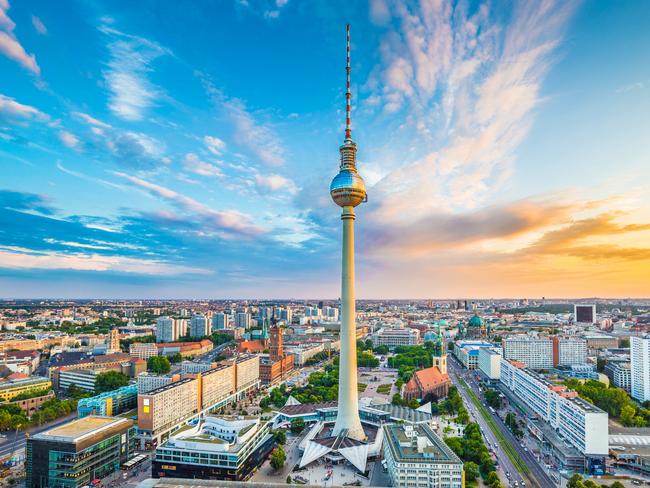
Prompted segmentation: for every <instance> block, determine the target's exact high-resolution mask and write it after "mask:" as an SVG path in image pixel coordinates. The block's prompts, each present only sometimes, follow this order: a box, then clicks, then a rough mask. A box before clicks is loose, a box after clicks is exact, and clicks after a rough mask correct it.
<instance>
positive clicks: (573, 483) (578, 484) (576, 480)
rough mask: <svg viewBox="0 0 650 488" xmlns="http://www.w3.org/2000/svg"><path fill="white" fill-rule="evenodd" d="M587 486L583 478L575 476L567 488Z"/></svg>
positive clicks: (568, 482) (570, 479)
mask: <svg viewBox="0 0 650 488" xmlns="http://www.w3.org/2000/svg"><path fill="white" fill-rule="evenodd" d="M584 486H585V484H584V483H583V482H582V476H580V475H579V474H577V473H576V474H574V475H573V476H571V478H569V481H567V484H566V488H584Z"/></svg>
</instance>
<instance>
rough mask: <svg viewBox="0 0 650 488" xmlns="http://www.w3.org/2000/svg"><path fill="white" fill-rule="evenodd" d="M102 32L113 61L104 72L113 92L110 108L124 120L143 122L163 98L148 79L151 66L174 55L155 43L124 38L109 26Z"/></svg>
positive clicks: (160, 92)
mask: <svg viewBox="0 0 650 488" xmlns="http://www.w3.org/2000/svg"><path fill="white" fill-rule="evenodd" d="M99 30H100V31H101V32H103V33H104V34H106V36H107V37H108V38H109V43H108V50H109V53H110V59H109V61H108V62H107V63H106V66H107V69H106V70H105V71H104V78H105V79H106V84H107V85H108V88H109V90H110V98H109V104H108V107H109V109H110V110H111V111H112V112H113V113H114V114H115V115H117V116H118V117H120V118H122V119H124V120H129V121H138V120H142V119H143V117H144V114H145V113H146V111H147V110H148V109H150V108H151V107H152V106H154V105H155V104H156V102H157V100H158V99H159V98H160V97H161V96H162V94H163V93H162V90H161V88H159V87H157V86H156V85H154V84H153V83H152V82H151V81H150V80H149V78H148V73H149V72H151V71H152V67H151V65H152V64H153V62H154V61H155V60H156V59H157V58H159V57H161V56H164V55H170V54H171V52H170V51H169V50H168V49H166V48H164V47H162V46H161V45H160V44H158V43H156V42H154V41H151V40H149V39H145V38H143V37H138V36H132V35H128V34H124V33H122V32H120V31H118V30H116V29H114V28H112V27H110V26H108V25H106V24H102V25H101V26H100V28H99Z"/></svg>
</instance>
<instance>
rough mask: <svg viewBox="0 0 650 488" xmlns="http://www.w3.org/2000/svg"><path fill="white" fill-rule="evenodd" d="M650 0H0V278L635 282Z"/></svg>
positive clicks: (518, 291) (576, 292)
mask: <svg viewBox="0 0 650 488" xmlns="http://www.w3.org/2000/svg"><path fill="white" fill-rule="evenodd" d="M648 19H650V4H648V3H647V2H635V1H623V2H616V4H613V3H610V2H595V1H588V2H583V3H578V2H575V3H574V2H566V1H561V2H560V1H559V2H554V1H550V0H547V1H543V2H512V3H510V2H492V3H490V2H462V1H461V2H444V1H442V2H437V1H425V0H423V1H422V2H400V1H397V0H395V1H393V0H371V1H369V2H334V1H314V2H299V1H296V0H288V1H287V0H274V1H271V0H268V1H261V0H260V1H254V0H248V1H245V0H240V1H234V2H225V1H224V2H209V1H193V2H182V3H180V2H172V1H148V2H147V1H143V2H129V1H110V2H108V1H106V2H101V1H68V2H47V1H31V0H24V1H20V2H18V1H16V0H14V1H7V0H0V74H1V76H0V167H1V168H2V176H1V177H0V296H17V297H29V296H54V297H62V296H64V297H127V298H128V297H189V298H192V297H196V298H221V297H321V296H322V297H331V298H335V297H337V296H338V293H339V260H340V258H339V245H340V244H339V239H340V236H339V220H338V209H337V207H336V206H335V205H334V204H333V203H332V202H331V200H330V199H329V195H328V185H329V182H330V181H331V178H332V177H333V176H334V174H335V173H336V170H337V166H338V145H339V144H340V143H341V142H342V138H343V130H342V129H343V121H344V119H343V106H344V74H345V72H344V62H345V59H344V55H345V45H344V43H345V24H346V22H350V23H351V24H352V73H353V83H352V87H353V137H354V139H355V140H356V141H357V143H358V145H359V155H358V156H359V168H360V171H361V174H362V175H363V176H364V178H365V179H366V182H367V184H368V192H369V203H367V204H364V205H363V206H362V207H360V208H359V210H358V219H357V263H358V267H357V270H358V271H357V274H358V294H359V296H360V297H386V298H392V297H396V298H400V297H424V298H428V297H456V296H486V297H490V296H494V297H499V296H521V295H528V296H591V295H601V296H647V295H650V285H649V284H648V280H647V275H648V272H650V249H649V248H648V245H647V242H649V241H648V237H650V225H649V224H648V222H650V220H649V218H648V217H649V215H648V214H649V212H648V208H649V205H648V204H649V203H650V198H649V196H648V195H649V193H648V183H647V181H648V176H650V160H649V156H650V150H649V149H648V143H647V137H648V134H650V111H649V110H648V108H650V64H649V63H648V62H647V53H648V52H650V29H648V22H649V21H648Z"/></svg>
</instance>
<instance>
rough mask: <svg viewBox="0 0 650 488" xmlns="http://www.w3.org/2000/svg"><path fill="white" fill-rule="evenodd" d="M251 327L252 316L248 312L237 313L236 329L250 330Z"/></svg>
mask: <svg viewBox="0 0 650 488" xmlns="http://www.w3.org/2000/svg"><path fill="white" fill-rule="evenodd" d="M250 325H251V314H249V313H248V312H237V313H236V314H235V327H241V328H242V329H248V328H249V327H250Z"/></svg>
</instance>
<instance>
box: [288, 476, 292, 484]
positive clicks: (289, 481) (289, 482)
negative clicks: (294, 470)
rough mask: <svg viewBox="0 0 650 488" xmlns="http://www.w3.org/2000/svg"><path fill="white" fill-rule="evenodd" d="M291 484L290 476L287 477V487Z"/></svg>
mask: <svg viewBox="0 0 650 488" xmlns="http://www.w3.org/2000/svg"><path fill="white" fill-rule="evenodd" d="M290 484H291V475H289V476H287V485H290Z"/></svg>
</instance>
